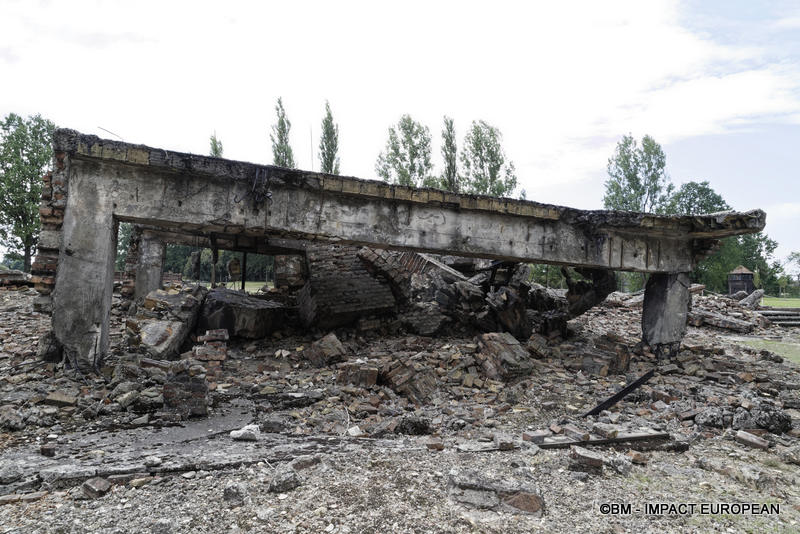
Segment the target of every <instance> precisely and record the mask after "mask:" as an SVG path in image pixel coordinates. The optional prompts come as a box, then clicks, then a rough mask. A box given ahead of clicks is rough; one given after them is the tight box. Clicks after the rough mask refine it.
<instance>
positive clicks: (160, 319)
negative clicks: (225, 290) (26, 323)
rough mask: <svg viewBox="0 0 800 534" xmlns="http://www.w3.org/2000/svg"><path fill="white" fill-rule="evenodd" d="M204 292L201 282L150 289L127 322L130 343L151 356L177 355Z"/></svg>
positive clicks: (187, 335) (196, 313) (193, 325)
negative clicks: (199, 283)
mask: <svg viewBox="0 0 800 534" xmlns="http://www.w3.org/2000/svg"><path fill="white" fill-rule="evenodd" d="M206 293H207V290H206V288H204V287H202V286H193V287H188V288H186V289H185V290H183V291H175V290H171V291H164V290H160V289H159V290H156V291H151V292H150V293H149V294H148V295H147V296H146V297H145V299H144V302H143V304H142V306H141V309H140V310H139V313H137V315H136V316H135V317H132V318H130V319H128V321H127V323H126V327H127V330H128V334H129V337H128V342H129V344H130V345H131V346H133V347H140V348H141V349H142V350H143V351H145V352H146V353H147V354H149V355H150V356H152V357H153V358H157V359H170V358H174V357H177V355H178V353H180V351H181V347H182V346H183V344H184V343H185V342H186V340H187V339H188V338H189V335H190V334H191V333H192V332H193V331H194V327H195V324H196V323H197V317H198V315H199V312H200V306H201V305H202V302H203V299H204V297H205V295H206ZM78 363H79V364H80V361H79V362H78ZM79 367H80V365H79Z"/></svg>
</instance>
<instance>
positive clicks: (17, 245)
mask: <svg viewBox="0 0 800 534" xmlns="http://www.w3.org/2000/svg"><path fill="white" fill-rule="evenodd" d="M54 130H55V125H54V124H53V123H52V122H50V121H49V120H47V119H43V118H42V117H41V116H40V115H32V116H29V117H28V118H27V119H23V118H22V117H20V116H19V115H17V114H15V113H10V114H9V115H8V116H6V118H5V119H4V120H3V122H2V123H0V244H1V245H4V246H6V247H8V249H9V250H10V251H11V252H16V253H18V254H19V255H20V256H21V257H22V260H23V269H24V270H25V271H26V272H27V271H30V268H31V257H32V256H33V253H34V251H35V249H36V244H37V242H38V240H39V228H40V222H39V202H40V200H41V196H42V176H43V175H44V174H45V173H46V172H47V171H48V170H50V168H51V163H52V160H53V149H52V138H53V131H54Z"/></svg>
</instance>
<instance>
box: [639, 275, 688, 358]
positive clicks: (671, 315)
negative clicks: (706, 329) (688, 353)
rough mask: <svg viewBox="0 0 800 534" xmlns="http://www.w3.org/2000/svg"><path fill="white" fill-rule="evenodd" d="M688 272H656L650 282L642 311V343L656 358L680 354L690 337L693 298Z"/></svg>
mask: <svg viewBox="0 0 800 534" xmlns="http://www.w3.org/2000/svg"><path fill="white" fill-rule="evenodd" d="M689 285H690V281H689V275H688V273H654V274H651V275H650V278H649V279H648V280H647V286H646V287H645V290H644V307H643V309H642V341H643V342H644V343H646V344H647V345H649V346H650V348H651V349H652V350H653V352H654V353H655V355H656V356H658V357H659V358H661V357H672V356H674V355H675V354H677V352H678V349H679V348H680V344H681V340H682V339H683V336H684V334H686V320H687V316H688V314H689V307H690V305H691V299H692V296H691V294H690V293H689Z"/></svg>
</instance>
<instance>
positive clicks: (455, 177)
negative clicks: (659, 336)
mask: <svg viewBox="0 0 800 534" xmlns="http://www.w3.org/2000/svg"><path fill="white" fill-rule="evenodd" d="M54 130H55V125H54V124H53V123H52V122H51V121H49V120H47V119H44V118H42V117H41V116H40V115H32V116H29V117H27V118H23V117H21V116H19V115H17V114H14V113H11V114H9V115H8V116H6V117H5V119H4V120H3V121H2V123H0V245H2V246H4V247H6V248H7V249H8V252H7V253H6V254H5V256H4V258H3V261H2V264H4V265H5V266H7V267H12V268H20V269H23V270H25V271H29V270H30V264H31V258H32V257H33V255H34V253H35V250H36V244H37V242H38V236H39V230H40V223H39V213H38V207H39V202H40V199H41V194H42V182H41V177H42V175H44V174H45V173H46V172H48V171H49V170H51V167H52V134H53V131H54ZM290 131H291V121H290V120H289V118H288V116H287V114H286V110H285V108H284V105H283V100H282V99H281V98H278V99H277V102H276V104H275V122H274V124H273V125H272V126H271V130H270V134H269V137H270V141H271V148H272V160H273V161H272V162H273V164H274V165H278V166H282V167H288V168H293V167H294V166H295V161H294V153H293V151H292V147H291V144H290V142H289V133H290ZM440 135H441V161H442V164H441V168H440V169H439V170H438V171H437V170H436V169H435V167H434V165H433V163H432V160H433V158H432V154H431V150H432V149H431V145H432V137H431V131H430V129H429V128H428V127H427V126H425V125H423V124H421V123H419V122H417V121H415V120H414V119H413V118H412V117H411V116H410V115H407V114H406V115H403V116H401V117H400V119H399V121H398V122H397V123H396V124H393V125H391V126H390V127H389V128H388V132H387V140H386V143H385V147H384V149H383V150H382V151H381V152H380V153H379V154H378V156H377V159H376V162H375V171H376V173H377V174H378V176H379V177H380V178H382V179H383V180H385V181H386V182H389V183H394V184H400V185H406V186H414V187H419V186H422V187H435V188H438V189H443V190H446V191H451V192H454V193H471V194H484V195H491V196H508V195H511V194H512V193H513V192H514V190H515V189H516V187H517V176H516V171H515V169H514V164H513V162H511V161H510V160H509V159H508V157H507V155H506V153H505V151H504V149H503V147H502V134H501V132H500V130H499V129H498V128H496V127H494V126H492V125H490V124H488V123H487V122H486V121H482V120H475V121H472V123H471V124H470V126H469V128H468V129H467V132H466V134H465V136H464V138H463V140H462V142H461V145H460V148H459V144H458V142H457V136H456V130H455V123H454V120H453V119H452V118H451V117H447V116H445V117H443V120H442V127H441V133H440ZM223 154H224V147H223V143H222V140H220V139H219V138H218V137H217V135H216V132H214V133H213V134H212V135H211V136H210V137H209V155H211V156H214V157H223ZM318 158H319V162H320V170H321V171H322V172H324V173H328V174H339V173H340V157H339V125H338V124H337V123H336V122H335V121H334V119H333V114H332V111H331V107H330V103H329V102H325V106H324V113H323V118H322V122H321V128H320V140H319V152H318ZM606 170H607V174H608V179H607V180H606V182H605V194H604V197H603V205H604V207H605V208H607V209H615V210H629V211H640V212H652V213H661V214H683V215H693V214H701V213H712V212H715V211H724V210H728V209H730V206H729V205H728V203H727V202H726V201H725V200H724V199H723V198H722V196H721V195H719V194H718V193H717V192H716V191H714V190H713V188H712V187H711V186H710V184H709V182H707V181H690V182H686V183H684V184H682V185H681V186H680V187H679V188H677V189H676V188H675V186H674V184H672V182H671V180H670V178H669V176H668V175H667V173H666V154H665V153H664V150H663V149H662V147H661V146H660V145H659V144H658V143H657V142H656V141H655V140H654V139H653V138H652V137H650V136H644V137H643V138H642V139H641V141H640V142H639V141H637V140H636V139H634V138H633V137H632V136H631V135H626V136H624V137H623V138H622V139H621V140H620V141H619V143H618V144H617V146H616V148H615V150H614V153H613V154H612V156H611V157H610V158H609V160H608V165H607V169H606ZM520 196H521V197H522V198H524V196H525V192H524V190H523V191H522V192H521V194H520ZM129 234H130V229H129V228H127V227H125V225H121V228H120V232H119V239H118V246H119V250H118V255H117V267H118V268H119V269H121V268H122V267H123V265H124V257H125V254H126V253H127V242H128V238H129ZM776 247H777V243H776V242H775V241H774V240H772V239H770V238H769V237H768V236H767V235H766V234H764V233H763V232H760V233H758V234H750V235H744V236H734V237H729V238H726V239H723V240H722V241H721V245H720V248H719V250H718V251H716V252H715V253H714V254H713V255H712V256H710V257H709V258H706V259H704V260H702V261H701V262H700V263H699V264H698V265H697V267H696V268H695V270H694V271H693V272H692V280H693V281H695V282H699V283H703V284H706V286H707V287H708V288H709V289H710V290H712V291H716V292H725V291H726V290H727V274H728V272H730V271H731V270H732V269H733V268H735V267H736V266H738V265H744V266H745V267H747V268H748V269H750V270H751V271H753V272H754V273H755V279H756V285H757V286H758V287H763V288H764V289H765V290H766V291H767V293H769V294H781V293H785V292H786V291H787V289H788V290H794V291H797V290H798V288H797V284H792V283H791V279H790V277H789V276H788V275H787V274H786V272H785V270H784V266H785V265H783V264H781V263H780V262H779V261H778V260H777V259H776V258H775V257H774V252H775V249H776ZM194 250H195V249H194V248H193V247H189V246H184V245H170V246H168V247H167V253H166V257H165V270H169V271H175V272H182V273H183V274H184V275H185V276H189V275H190V274H191V265H190V259H189V258H190V255H191V252H192V251H194ZM235 254H236V253H233V252H230V251H220V260H219V262H218V267H219V268H221V269H224V265H225V263H227V261H228V260H229V259H230V258H232V257H233V256H234V255H235ZM787 261H788V263H795V264H796V265H797V266H800V252H795V253H792V254H791V255H790V256H789V258H788V260H787ZM210 269H211V254H210V251H204V252H203V253H202V254H201V278H203V277H208V276H210ZM247 271H248V272H247V277H248V279H252V280H264V279H265V278H268V277H270V275H271V272H272V258H270V257H267V256H259V255H249V256H248V262H247ZM220 274H222V273H220ZM534 278H535V279H536V280H537V281H541V282H543V283H547V284H548V285H551V286H552V285H558V284H559V283H560V281H561V275H560V272H559V270H558V269H556V268H553V267H547V266H544V265H537V266H534ZM621 278H622V281H623V283H624V285H625V286H626V288H627V289H630V290H635V289H638V288H639V287H640V286H641V284H642V278H641V277H640V276H631V275H629V274H622V275H621Z"/></svg>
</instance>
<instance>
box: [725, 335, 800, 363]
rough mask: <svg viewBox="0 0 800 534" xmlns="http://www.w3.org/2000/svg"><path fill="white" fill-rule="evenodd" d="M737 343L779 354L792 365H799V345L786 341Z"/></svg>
mask: <svg viewBox="0 0 800 534" xmlns="http://www.w3.org/2000/svg"><path fill="white" fill-rule="evenodd" d="M738 343H741V344H742V345H747V346H748V347H752V348H754V349H757V350H763V349H766V350H768V351H771V352H774V353H775V354H780V355H781V356H783V357H784V358H786V359H789V360H792V361H793V362H794V363H797V364H800V343H788V342H786V341H772V340H770V339H739V340H738Z"/></svg>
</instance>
